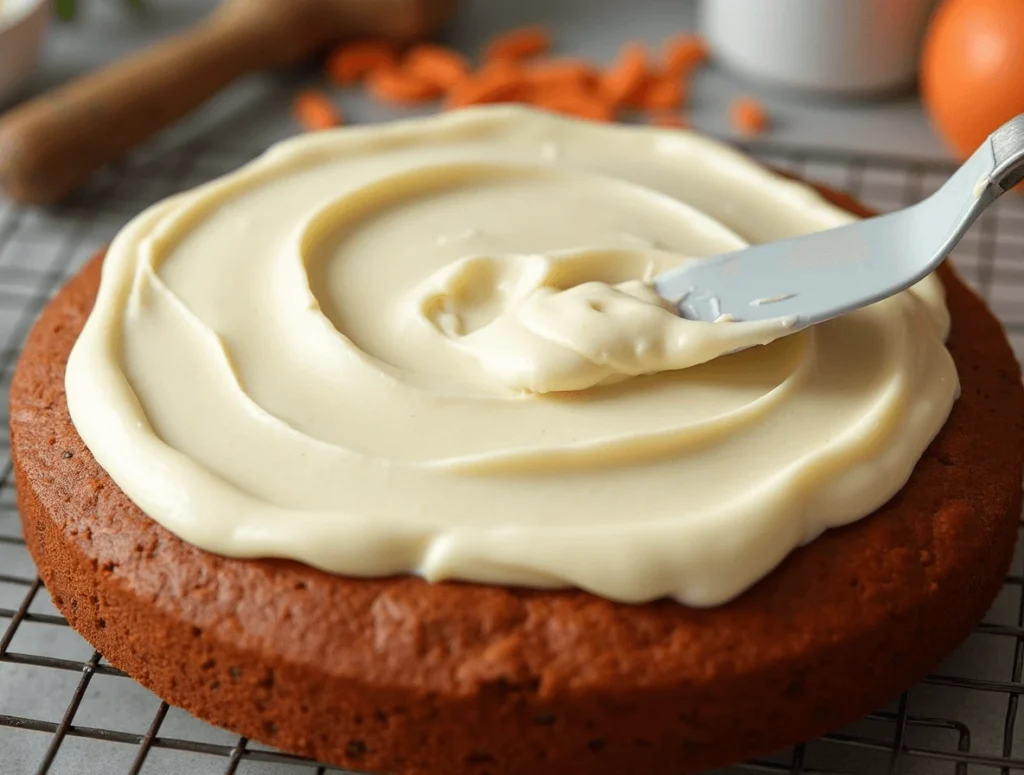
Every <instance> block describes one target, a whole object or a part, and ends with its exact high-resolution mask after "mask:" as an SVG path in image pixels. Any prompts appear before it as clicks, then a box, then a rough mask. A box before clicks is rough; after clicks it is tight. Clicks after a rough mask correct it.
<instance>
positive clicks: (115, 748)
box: [0, 142, 1024, 775]
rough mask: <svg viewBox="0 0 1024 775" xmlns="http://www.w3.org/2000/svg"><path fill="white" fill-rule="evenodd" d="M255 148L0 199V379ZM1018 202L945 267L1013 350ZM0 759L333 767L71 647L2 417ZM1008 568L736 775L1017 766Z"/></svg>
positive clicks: (1021, 269) (185, 155) (896, 166)
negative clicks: (926, 652) (879, 687)
mask: <svg viewBox="0 0 1024 775" xmlns="http://www.w3.org/2000/svg"><path fill="white" fill-rule="evenodd" d="M749 150H751V151H752V152H753V153H755V155H758V156H760V157H762V158H763V159H764V160H765V161H767V162H768V163H770V164H772V165H775V166H777V167H780V168H783V169H787V170H790V171H792V172H794V173H797V174H800V175H802V176H804V177H807V178H809V179H812V180H817V181H820V182H822V183H826V184H829V185H832V186H834V187H836V188H840V189H844V190H847V191H849V192H850V193H852V194H853V195H855V196H857V197H858V198H860V199H861V200H862V201H864V202H866V203H867V204H869V205H872V206H874V207H876V208H878V209H882V210H885V209H892V208H895V207H899V206H902V205H905V204H908V203H910V202H913V201H917V200H919V199H920V198H921V197H923V196H924V195H926V194H928V193H930V192H931V191H932V190H934V189H935V188H936V187H937V186H938V185H939V183H940V182H941V181H942V180H943V179H944V178H945V177H946V176H947V175H948V174H949V172H950V168H949V167H948V166H946V165H944V164H937V163H933V162H923V161H922V162H912V161H907V160H899V159H891V158H885V157H867V156H857V157H850V156H846V155H843V154H837V153H828V152H816V151H800V152H794V151H792V150H783V149H779V148H773V147H770V146H763V145H762V146H755V147H752V148H750V149H749ZM255 152H256V150H255V149H240V148H237V147H233V148H225V147H217V146H215V145H209V144H203V143H198V142H193V143H190V144H184V145H181V146H179V147H177V148H173V149H170V150H168V149H164V150H159V149H154V150H151V151H150V153H149V155H148V156H144V157H136V158H134V159H132V160H130V161H128V162H126V163H125V164H123V165H122V166H120V167H119V168H117V169H114V170H112V171H110V172H108V173H107V174H106V175H105V177H103V178H102V179H101V180H99V181H97V183H96V184H95V185H94V186H93V187H91V188H90V190H88V191H86V192H84V193H83V194H82V195H81V196H79V197H78V198H77V199H76V200H75V201H73V202H71V203H69V204H68V205H66V206H64V207H62V208H61V209H59V210H56V211H52V212H39V211H34V210H27V209H19V208H16V207H13V206H10V205H5V203H4V202H2V201H0V390H2V391H4V393H5V394H6V391H7V389H8V387H9V385H10V379H11V375H12V372H13V369H14V365H15V363H16V361H17V357H18V354H19V349H20V346H21V343H22V340H23V339H24V338H25V336H26V334H27V333H28V330H29V328H30V327H31V325H32V322H33V320H34V319H35V316H36V315H37V313H38V311H39V310H40V308H41V307H42V305H43V304H44V303H45V302H46V300H47V299H48V298H49V297H50V296H51V295H52V294H53V293H54V291H55V290H56V289H57V288H58V287H59V286H60V285H61V283H62V282H63V281H64V280H65V279H66V278H67V277H68V276H70V275H71V274H72V273H73V272H74V271H75V270H76V269H77V268H78V267H79V266H80V265H81V263H82V262H83V261H85V260H86V259H87V258H88V257H89V256H90V255H91V254H92V253H93V252H94V251H95V250H96V249H97V248H99V247H100V246H101V245H102V244H104V243H105V242H106V241H108V240H109V238H110V237H111V236H112V235H113V233H114V232H115V231H116V230H117V228H119V227H120V226H121V225H122V224H123V223H124V222H125V221H126V220H127V219H128V218H129V217H130V216H131V215H133V214H134V213H135V212H137V211H139V210H140V209H141V208H142V207H144V206H146V205H148V204H150V203H152V202H154V201H156V200H158V199H161V198H163V197H164V196H167V195H169V194H171V193H174V192H176V191H178V190H181V189H184V188H188V187H191V186H192V185H194V184H196V183H198V182H200V181H202V180H205V179H208V178H210V177H212V176H214V175H217V174H220V173H222V172H225V171H227V170H229V169H232V168H234V167H236V166H238V165H239V164H241V163H243V162H244V161H246V160H248V159H249V158H251V157H252V156H253V155H255ZM1021 253H1024V198H1018V197H1014V196H1007V197H1004V198H1003V199H1002V200H1001V201H1000V202H999V203H998V204H997V205H996V206H995V208H994V209H992V210H990V212H988V213H987V214H986V215H985V216H984V217H983V218H982V219H981V220H980V221H979V223H978V224H977V225H976V226H975V228H974V229H973V230H972V232H971V233H970V234H969V235H968V237H967V238H966V239H965V240H964V242H963V243H962V245H961V247H960V249H959V251H958V257H957V260H956V263H957V266H958V268H959V270H960V271H961V273H962V274H963V275H964V277H965V278H966V279H967V281H968V282H969V283H971V284H972V285H974V287H975V288H977V289H978V290H979V291H980V292H981V293H982V294H983V295H984V296H985V297H986V298H987V299H988V300H989V303H990V305H991V306H992V308H993V309H994V310H995V312H996V314H997V315H999V317H1000V318H1001V319H1002V320H1003V322H1004V324H1005V326H1006V328H1007V331H1008V333H1009V334H1010V336H1011V340H1012V341H1013V344H1014V348H1015V351H1016V353H1017V356H1018V358H1019V359H1022V358H1024V261H1021V260H1020V259H1019V258H1018V256H1019V254H1021ZM6 405H7V401H6V398H5V399H4V400H3V408H2V409H0V413H5V412H6ZM0 426H2V429H3V430H2V431H0V434H2V439H0V772H3V773H4V774H5V775H29V773H40V774H42V773H59V772H66V771H70V770H72V769H73V770H74V771H75V772H76V773H78V775H87V773H88V771H89V768H90V766H93V767H95V768H96V769H95V771H96V772H102V773H117V772H124V773H131V774H132V775H134V774H135V773H140V772H145V773H160V772H175V773H181V772H188V773H190V775H201V774H202V773H226V775H231V774H232V773H236V772H261V773H269V774H270V775H298V773H317V774H318V775H319V774H320V773H325V772H339V770H336V769H332V768H330V767H327V766H324V765H319V764H317V763H315V762H309V761H307V760H304V759H299V758H296V757H293V756H289V755H286V754H282V753H279V752H276V751H273V750H271V749H268V748H266V747H264V746H259V745H255V744H251V743H250V742H249V741H247V740H246V739H245V738H237V737H234V736H231V735H229V734H228V733H226V732H224V731H222V730H214V729H213V728H212V727H208V726H206V725H205V724H202V723H201V722H198V721H196V720H194V719H191V718H190V717H188V716H187V715H186V714H184V713H183V712H181V711H178V710H177V709H174V708H169V707H168V706H167V704H166V703H162V702H160V701H159V700H158V699H157V698H155V697H154V696H153V695H151V694H149V693H148V692H146V691H145V690H143V689H142V688H141V687H139V686H138V685H137V684H135V683H134V682H132V681H131V679H129V678H127V677H126V676H125V675H124V674H123V673H121V672H120V671H119V670H117V669H115V668H113V667H112V666H110V665H109V664H107V663H106V662H104V660H103V659H102V657H101V655H100V654H99V653H98V652H96V651H93V650H92V649H91V647H89V646H88V645H87V644H85V642H84V641H82V640H81V639H80V638H79V637H78V636H77V635H76V634H75V633H74V632H73V631H72V630H71V629H70V628H69V627H68V624H67V621H66V620H65V619H64V618H63V617H61V616H60V615H59V614H58V613H57V612H56V611H55V610H54V609H53V608H52V606H51V605H50V604H49V601H48V599H47V595H45V594H44V592H43V587H42V585H41V583H40V581H39V579H38V577H37V576H36V574H35V569H34V568H33V566H32V563H31V561H30V559H29V558H28V555H27V552H26V551H25V548H24V541H23V540H22V538H21V534H20V525H19V521H18V517H17V513H16V508H15V504H14V493H13V484H12V482H11V462H10V452H9V439H8V437H7V435H6V434H7V418H6V416H4V417H3V418H2V420H0ZM1022 672H1024V575H1022V571H1021V566H1020V562H1019V558H1018V561H1016V562H1015V564H1014V568H1013V570H1012V574H1011V575H1010V576H1008V577H1007V579H1006V583H1005V586H1004V589H1003V592H1002V594H1001V595H1000V597H999V599H998V600H997V601H996V604H995V605H994V606H993V609H992V611H991V612H990V613H989V615H988V617H987V618H986V620H985V622H983V623H982V624H980V625H979V626H978V628H977V630H976V631H975V633H974V635H973V636H972V637H971V638H970V639H969V640H968V641H967V642H966V643H965V644H964V646H962V647H961V649H960V650H959V651H958V652H956V654H954V655H953V656H952V657H951V658H950V659H949V660H948V661H947V662H946V664H944V665H943V666H942V667H941V668H940V670H939V672H938V673H937V674H935V675H933V676H931V677H930V678H928V679H927V680H926V681H924V682H923V683H922V684H920V685H918V686H917V687H915V688H914V689H912V690H911V691H909V692H906V693H904V694H903V695H902V697H900V698H899V700H898V701H897V702H895V703H894V704H893V705H892V706H891V707H889V708H886V709H884V710H881V711H879V712H877V713H874V714H872V715H871V716H869V717H868V718H867V719H865V720H864V721H863V722H860V723H858V724H856V725H854V726H853V727H851V728H849V729H845V730H842V731H838V732H836V733H834V734H831V735H828V736H826V737H825V738H822V739H821V740H816V741H812V742H809V743H807V744H804V745H801V746H798V747H796V748H795V749H792V750H789V751H785V752H781V753H780V754H778V755H776V756H771V757H768V758H766V759H764V760H760V761H757V762H753V763H750V764H746V765H742V766H737V767H734V768H730V769H729V770H727V772H729V773H732V774H733V775H740V774H741V773H759V772H760V773H793V774H794V775H796V774H801V773H802V774H803V775H825V773H851V774H853V773H864V774H866V775H876V774H877V773H897V772H899V773H927V774H929V775H930V774H931V773H941V772H948V773H951V774H952V775H967V773H973V772H992V771H999V772H1001V773H1009V772H1024V752H1022V751H1021V748H1022V746H1024V730H1021V729H1018V724H1017V715H1018V703H1019V698H1020V696H1021V694H1022V693H1024V683H1022Z"/></svg>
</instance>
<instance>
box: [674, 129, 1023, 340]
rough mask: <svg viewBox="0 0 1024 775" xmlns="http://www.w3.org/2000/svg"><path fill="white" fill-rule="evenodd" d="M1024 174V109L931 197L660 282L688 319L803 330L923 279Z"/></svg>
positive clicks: (676, 273) (696, 265) (702, 265)
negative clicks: (779, 323) (783, 323)
mask: <svg viewBox="0 0 1024 775" xmlns="http://www.w3.org/2000/svg"><path fill="white" fill-rule="evenodd" d="M1022 179H1024V114H1022V115H1020V116H1017V117H1016V118H1014V119H1012V120H1011V121H1009V122H1008V123H1006V124H1004V125H1003V126H1002V127H1000V128H999V129H997V130H996V131H995V132H993V133H992V134H991V135H990V136H989V137H988V139H986V140H985V142H984V143H983V144H982V146H981V147H980V148H979V149H978V150H977V151H975V152H974V154H973V155H972V156H971V157H970V158H969V159H968V160H967V161H966V162H965V163H964V164H963V166H961V167H960V168H959V169H958V170H957V171H956V172H955V173H954V174H953V176H952V177H951V178H950V179H949V180H947V181H946V182H945V183H944V184H943V185H942V187H941V188H940V189H939V190H938V191H936V192H935V193H934V194H932V195H931V196H930V197H928V198H927V199H925V200H924V201H922V202H919V203H918V204H916V205H913V206H911V207H908V208H906V209H904V210H897V211H896V212H892V213H888V214H886V215H881V216H878V217H875V218H867V219H865V220H861V221H857V222H855V223H851V224H848V225H845V226H841V227H839V228H836V229H830V230H828V231H823V232H817V233H815V234H808V235H806V236H803V237H796V238H794V239H787V240H780V241H778V242H771V243H768V244H764V245H755V246H753V247H749V248H746V249H744V250H740V251H736V252H734V253H724V254H721V255H718V256H714V257H712V258H709V259H707V260H703V261H699V262H695V263H692V264H690V265H688V266H686V267H684V268H682V269H677V270H673V271H671V272H668V273H666V274H663V275H661V276H660V277H658V278H656V279H655V283H654V287H655V289H656V290H657V292H658V293H659V294H660V295H661V296H663V297H664V298H666V299H668V300H669V301H671V302H672V303H673V304H676V305H677V306H678V309H679V312H680V314H681V315H682V317H684V318H688V319H691V320H702V321H707V322H714V321H716V320H719V319H722V317H723V316H728V319H732V320H737V321H753V320H770V319H778V318H783V319H786V320H787V321H788V322H789V323H791V328H792V331H798V330H800V329H801V328H804V327H806V326H809V325H813V324H814V323H820V322H821V321H824V320H828V319H830V318H834V317H838V316H839V315H842V314H844V313H846V312H850V311H852V310H854V309H857V308H859V307H864V306H866V305H868V304H871V303H873V302H876V301H880V300H882V299H885V298H887V297H889V296H892V295H894V294H896V293H899V292H900V291H902V290H905V289H907V288H909V287H910V286H911V285H913V284H914V283H916V282H918V281H919V280H921V279H923V278H924V277H925V276H926V275H928V274H929V273H930V272H932V271H934V270H935V269H936V268H937V267H938V266H939V264H940V263H942V260H943V259H944V258H946V256H948V255H949V253H950V252H951V251H952V250H953V248H954V247H955V246H956V244H957V243H958V242H959V241H960V238H961V237H963V235H964V234H965V233H966V231H967V230H968V228H970V226H971V224H972V223H974V221H975V220H976V219H977V218H978V216H979V215H981V212H982V211H983V210H984V209H985V208H986V207H987V206H988V205H990V204H991V203H992V202H994V201H995V200H996V199H997V198H998V197H999V196H1000V195H1001V194H1003V192H1005V191H1008V190H1009V189H1011V188H1012V187H1013V186H1014V185H1016V184H1017V183H1019V182H1020V181H1021V180H1022Z"/></svg>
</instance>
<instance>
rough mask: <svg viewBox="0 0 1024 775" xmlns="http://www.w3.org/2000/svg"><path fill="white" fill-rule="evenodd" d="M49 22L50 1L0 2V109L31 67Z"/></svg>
mask: <svg viewBox="0 0 1024 775" xmlns="http://www.w3.org/2000/svg"><path fill="white" fill-rule="evenodd" d="M49 19H50V0H0V106H3V105H4V104H5V103H6V102H8V101H10V100H11V99H12V98H14V97H15V96H16V95H17V93H18V90H19V89H20V88H21V87H22V86H23V85H24V83H25V80H26V79H27V78H28V76H29V74H30V73H31V72H32V68H33V67H35V64H36V59H38V57H39V49H40V47H41V44H42V42H43V34H44V33H45V32H46V27H47V23H48V22H49Z"/></svg>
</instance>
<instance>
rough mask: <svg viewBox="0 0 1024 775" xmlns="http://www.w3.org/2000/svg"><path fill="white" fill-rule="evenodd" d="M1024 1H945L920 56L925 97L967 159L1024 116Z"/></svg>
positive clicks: (934, 118) (940, 126)
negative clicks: (1010, 122) (1008, 123)
mask: <svg viewBox="0 0 1024 775" xmlns="http://www.w3.org/2000/svg"><path fill="white" fill-rule="evenodd" d="M1022 41H1024V0H945V1H944V2H943V3H942V5H940V6H939V8H938V10H937V11H936V12H935V15H934V16H933V18H932V21H931V24H930V26H929V28H928V33H927V35H926V36H925V42H924V49H923V52H922V55H921V72H920V81H921V97H922V99H923V101H924V104H925V108H926V110H927V111H928V114H929V116H930V117H931V120H932V122H933V123H934V124H935V128H936V129H937V130H938V132H939V134H941V135H942V137H943V138H944V139H945V140H946V142H947V143H948V144H949V145H950V147H951V148H952V149H953V150H954V151H955V152H956V153H957V154H958V155H959V156H960V157H961V158H966V157H967V156H969V155H970V154H972V153H973V152H974V151H975V149H976V148H977V147H978V146H979V145H981V143H982V142H983V141H984V140H985V138H986V137H987V136H988V135H989V134H990V133H991V132H992V131H994V130H995V129H998V128H999V126H1000V125H1002V124H1003V123H1004V122H1006V121H1008V120H1009V119H1011V118H1013V117H1014V116H1016V115H1017V114H1018V113H1024V45H1022Z"/></svg>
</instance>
